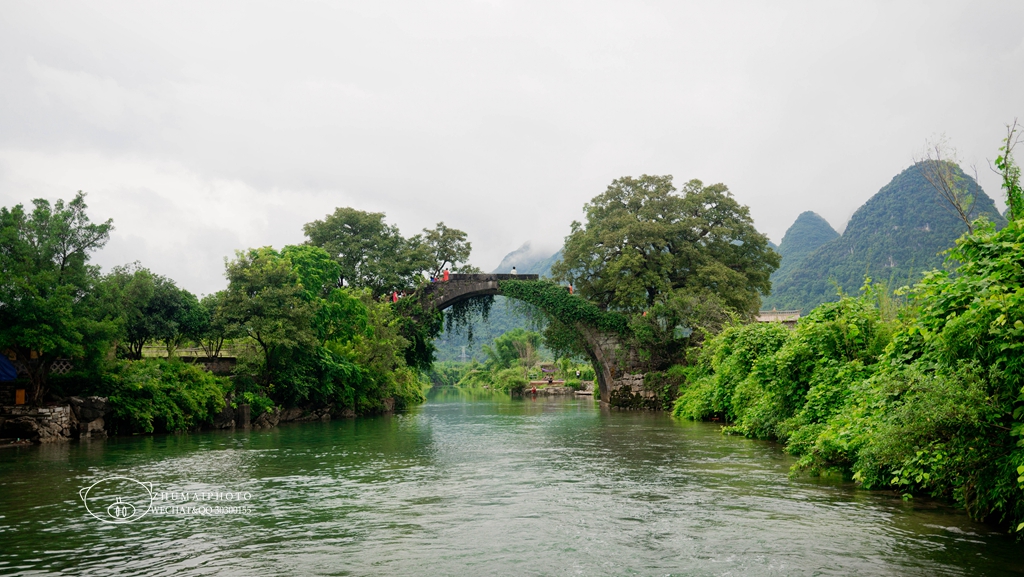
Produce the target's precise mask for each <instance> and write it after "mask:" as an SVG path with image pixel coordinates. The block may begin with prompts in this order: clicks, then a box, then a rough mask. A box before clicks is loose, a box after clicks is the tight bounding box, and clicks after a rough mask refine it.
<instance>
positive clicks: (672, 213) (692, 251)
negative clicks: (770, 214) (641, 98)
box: [552, 175, 779, 316]
mask: <svg viewBox="0 0 1024 577" xmlns="http://www.w3.org/2000/svg"><path fill="white" fill-rule="evenodd" d="M679 192H680V191H677V189H676V187H675V186H674V185H673V183H672V177H671V176H649V175H643V176H641V177H639V178H633V177H623V178H620V179H617V180H615V181H613V182H612V183H611V185H609V186H608V189H607V190H606V191H605V192H604V193H603V194H601V195H599V196H597V197H595V198H594V199H593V200H591V201H590V202H589V203H588V204H587V205H586V206H585V207H584V208H585V211H586V218H587V222H586V224H581V223H579V222H574V223H573V224H572V232H571V233H570V235H569V236H568V237H566V241H565V248H564V252H563V257H562V261H561V262H559V263H557V264H555V266H553V267H552V273H553V275H554V276H555V278H557V279H559V280H562V281H567V282H569V283H571V284H573V285H574V287H575V290H576V292H577V294H579V295H581V296H583V297H584V298H586V299H587V300H589V301H591V302H593V303H595V304H597V305H598V306H600V307H602V308H604V309H605V310H616V311H622V312H633V313H639V312H641V311H644V310H647V309H648V308H650V307H652V306H654V305H655V304H656V303H658V302H660V301H664V300H665V299H667V298H668V296H669V295H672V294H674V293H677V292H682V293H687V294H691V295H693V294H715V295H717V296H718V298H720V299H721V301H722V302H723V303H724V305H725V306H727V307H729V308H731V309H732V310H734V311H735V312H737V313H740V314H742V315H745V316H750V315H752V314H753V313H754V312H756V311H757V309H758V307H759V305H760V296H759V293H767V292H768V291H769V290H770V288H771V285H770V283H769V282H768V277H769V275H770V274H771V272H772V271H773V270H775V268H776V267H777V266H778V265H779V257H778V255H777V254H776V253H775V252H774V251H772V250H771V249H770V248H769V246H768V239H767V237H765V236H764V235H763V234H761V233H759V232H758V231H757V229H755V228H754V225H753V222H752V220H751V218H750V213H749V209H748V208H747V207H745V206H743V205H741V204H739V203H738V202H736V200H735V199H734V198H733V197H732V194H731V193H729V190H728V188H726V186H725V185H724V184H714V185H711V186H704V184H703V183H702V182H701V181H699V180H691V181H689V182H687V183H686V184H685V185H684V186H683V189H682V191H681V194H680V193H679Z"/></svg>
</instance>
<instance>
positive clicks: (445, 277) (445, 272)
mask: <svg viewBox="0 0 1024 577" xmlns="http://www.w3.org/2000/svg"><path fill="white" fill-rule="evenodd" d="M444 282H448V269H447V268H446V269H444Z"/></svg>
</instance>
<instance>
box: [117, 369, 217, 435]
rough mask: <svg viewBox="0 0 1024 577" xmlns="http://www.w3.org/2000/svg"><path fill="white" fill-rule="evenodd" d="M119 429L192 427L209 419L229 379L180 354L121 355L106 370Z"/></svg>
mask: <svg viewBox="0 0 1024 577" xmlns="http://www.w3.org/2000/svg"><path fill="white" fill-rule="evenodd" d="M103 380H104V382H103V389H104V390H103V391H102V394H104V395H105V396H107V397H108V398H109V403H110V413H109V415H110V417H109V422H108V428H109V430H110V431H111V432H112V433H116V434H132V433H154V432H174V431H187V430H193V429H196V428H198V427H199V426H200V425H204V424H210V423H212V422H213V419H214V417H216V415H217V414H218V413H220V411H221V410H222V409H223V408H224V402H225V401H224V396H225V394H226V393H227V391H229V390H230V389H231V384H230V382H229V381H228V380H227V379H225V378H221V377H216V376H214V375H212V374H210V373H208V372H207V371H205V370H203V369H201V368H199V367H197V366H195V365H191V364H187V363H183V362H181V361H178V360H170V361H168V360H164V359H146V360H141V361H120V362H118V363H117V364H115V365H114V366H113V368H112V370H111V371H110V372H108V373H107V374H106V375H105V376H104V379H103Z"/></svg>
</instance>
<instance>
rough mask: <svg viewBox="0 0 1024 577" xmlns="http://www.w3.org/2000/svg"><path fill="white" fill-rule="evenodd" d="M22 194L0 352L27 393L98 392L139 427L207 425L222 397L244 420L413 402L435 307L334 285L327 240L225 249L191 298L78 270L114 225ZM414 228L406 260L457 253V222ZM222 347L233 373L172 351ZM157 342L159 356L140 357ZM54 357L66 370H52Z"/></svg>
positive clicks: (8, 252) (169, 286)
mask: <svg viewBox="0 0 1024 577" xmlns="http://www.w3.org/2000/svg"><path fill="white" fill-rule="evenodd" d="M34 205H35V209H34V210H33V211H32V212H31V213H26V211H25V209H24V208H23V207H22V206H21V205H18V206H15V207H14V208H11V209H8V208H3V209H0V267H2V273H3V275H2V277H0V351H3V352H4V353H5V354H8V355H12V356H14V357H15V360H16V362H17V363H19V364H20V365H21V366H22V367H23V368H24V369H25V370H26V371H27V372H28V374H29V376H30V379H29V381H30V383H29V384H30V385H31V386H30V387H29V388H30V390H31V393H32V394H31V396H30V399H29V401H30V402H31V403H41V402H44V401H47V400H53V399H52V398H50V399H47V392H48V386H49V385H50V384H51V383H52V385H53V391H52V392H53V393H55V394H59V395H85V394H95V395H101V396H108V397H110V403H111V409H112V413H111V415H110V418H109V419H108V420H109V426H110V428H111V430H112V432H117V433H138V432H160V431H166V432H169V431H181V430H189V429H194V428H197V427H200V426H203V425H208V424H210V423H211V422H212V419H213V416H214V415H215V414H216V413H218V412H219V411H220V410H221V409H222V408H223V407H224V405H225V403H227V402H231V403H232V405H237V404H239V403H249V404H251V405H252V407H253V415H254V416H257V415H259V414H261V413H263V412H266V411H268V410H271V409H272V408H273V407H275V406H284V407H292V406H299V407H307V408H326V409H328V410H330V411H333V412H336V413H338V414H346V415H351V414H369V413H380V412H385V411H389V410H393V409H401V408H403V407H406V406H408V405H410V404H412V403H417V402H420V401H422V400H423V392H422V386H423V383H422V382H421V380H420V378H419V375H418V374H417V372H416V369H417V368H420V367H429V364H430V359H431V352H432V349H431V348H430V346H429V345H430V339H431V338H432V336H433V335H434V334H436V332H437V331H439V329H440V321H439V319H438V317H437V315H436V314H433V315H425V317H426V319H427V321H429V322H425V323H421V322H419V321H420V320H422V319H416V318H413V317H412V316H406V315H401V314H399V313H398V312H397V311H396V310H395V308H396V306H395V305H393V304H392V303H391V302H387V300H385V299H378V298H376V297H375V296H374V294H373V293H372V289H371V288H369V287H366V288H355V287H342V286H341V285H342V284H345V283H343V282H342V277H343V270H344V269H343V264H342V263H341V262H339V261H338V259H336V258H335V257H334V256H332V255H331V254H329V253H328V252H326V251H325V250H324V249H322V248H320V247H317V246H312V245H302V246H287V247H284V249H282V250H280V251H278V250H275V249H273V248H270V247H263V248H254V249H248V250H244V251H238V252H237V253H236V256H235V258H234V259H232V260H231V261H229V262H227V263H226V276H227V279H228V287H227V289H226V290H224V291H220V292H217V293H215V294H212V295H206V296H204V297H203V298H202V299H201V300H200V299H198V298H197V297H196V296H195V295H193V294H191V293H189V292H188V291H186V290H184V289H181V288H179V287H178V286H177V285H176V284H175V283H174V281H173V280H171V279H168V278H166V277H163V276H160V275H158V274H155V273H153V272H152V271H150V270H149V269H147V268H145V267H143V266H141V265H140V264H139V263H134V264H131V265H128V266H122V267H114V268H113V269H112V270H111V271H110V273H109V274H107V275H105V276H101V275H100V274H99V271H98V269H97V268H96V267H91V266H89V265H88V264H87V263H88V258H89V256H90V253H91V252H93V251H95V250H97V249H99V248H100V247H102V246H103V244H104V243H105V242H106V240H107V237H108V235H109V231H110V230H111V229H112V225H111V222H110V221H107V222H106V223H103V224H94V223H92V222H90V220H89V218H88V216H87V214H86V212H85V210H86V206H85V202H84V195H83V194H81V193H79V194H78V195H77V196H76V197H75V198H74V200H72V201H71V202H69V203H65V202H64V201H57V202H56V203H54V204H52V205H51V204H50V203H49V202H47V201H45V200H36V201H34ZM342 212H344V211H342ZM371 216H373V215H371ZM371 220H372V219H371ZM385 232H387V231H385ZM395 232H396V233H397V231H395ZM424 232H425V236H424V237H419V236H418V237H416V238H415V239H414V241H411V245H415V246H414V248H415V249H416V251H418V252H417V253H416V254H417V255H419V256H418V258H419V260H418V261H417V263H418V264H417V266H418V267H420V268H419V269H417V270H421V269H422V270H426V269H425V268H424V267H427V266H434V267H447V266H449V265H451V264H454V262H456V261H458V260H460V259H465V258H466V256H467V255H468V250H469V244H468V243H467V242H465V234H464V233H462V232H460V231H457V230H454V229H450V228H448V227H445V226H444V224H443V223H439V224H438V227H437V229H436V230H433V231H424ZM378 264H380V263H378ZM410 288H411V287H410ZM412 300H413V299H408V300H407V301H406V302H408V301H412ZM406 335H411V336H412V338H407V336H406ZM227 342H230V343H231V350H232V352H233V353H235V355H236V357H237V365H236V366H235V372H234V375H233V377H232V378H231V379H230V380H229V379H224V378H220V377H214V376H213V375H212V374H210V373H208V372H206V371H205V370H204V369H203V368H202V365H198V364H195V365H193V364H189V363H186V362H184V361H181V360H178V359H176V358H175V357H176V353H177V351H178V350H179V349H181V348H182V347H185V346H188V345H197V346H196V348H194V349H192V353H193V354H194V353H195V352H196V351H197V350H201V351H203V352H204V353H205V355H206V356H207V357H209V358H210V359H215V358H216V357H218V356H219V355H220V354H221V352H222V349H223V348H224V347H225V343H227ZM154 343H159V344H160V345H162V346H163V348H164V349H165V350H166V355H167V357H168V360H162V359H153V358H144V356H145V355H151V354H152V350H151V349H147V346H148V345H151V344H154ZM144 350H145V351H147V352H145V355H144ZM190 356H191V355H190ZM57 359H68V360H70V362H71V364H72V366H73V370H72V372H71V373H69V374H66V375H61V376H59V377H56V379H55V380H54V379H51V378H50V375H49V371H50V369H51V367H52V366H53V364H54V361H55V360H57ZM124 359H129V360H127V361H126V360H124ZM221 366H223V364H221Z"/></svg>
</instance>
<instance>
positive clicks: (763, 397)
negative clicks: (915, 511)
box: [674, 221, 1024, 527]
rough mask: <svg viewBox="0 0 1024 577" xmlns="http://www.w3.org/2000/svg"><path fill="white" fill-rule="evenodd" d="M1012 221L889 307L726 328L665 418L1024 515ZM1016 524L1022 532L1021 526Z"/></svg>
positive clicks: (1018, 248) (853, 473) (866, 300)
mask: <svg viewBox="0 0 1024 577" xmlns="http://www.w3.org/2000/svg"><path fill="white" fill-rule="evenodd" d="M1022 255H1024V221H1016V222H1012V223H1010V225H1009V226H1007V227H1006V228H1004V229H1003V230H1001V231H996V230H995V229H994V227H992V226H990V225H985V224H981V223H979V224H978V225H977V227H976V231H975V232H974V233H973V234H969V235H965V236H964V237H963V238H961V239H960V240H959V241H958V242H957V246H956V247H955V248H954V249H952V250H951V251H950V252H949V254H948V258H947V266H948V268H949V270H946V271H933V272H931V273H929V274H928V275H926V277H925V279H924V280H923V281H922V282H921V283H919V284H918V285H917V286H916V287H915V288H914V289H913V290H912V291H911V293H910V297H911V300H910V301H909V302H908V304H907V306H905V307H904V308H903V309H902V310H901V311H896V310H895V307H894V306H893V303H892V302H891V301H889V300H887V299H886V298H885V296H884V295H885V294H887V293H886V292H885V291H882V290H879V291H874V290H872V289H871V288H870V286H869V287H868V290H867V291H866V292H865V294H864V295H862V296H860V297H858V298H850V297H845V298H842V299H841V300H840V301H838V302H835V303H826V304H824V305H821V306H819V307H818V308H816V309H814V311H812V312H811V313H810V314H809V315H808V316H807V317H805V318H803V319H801V320H800V322H799V323H798V325H797V327H796V329H795V330H793V331H791V332H790V331H786V330H785V329H782V328H781V327H778V326H774V327H773V326H771V325H757V324H754V325H747V326H742V327H731V328H729V329H727V330H725V331H723V332H722V333H721V334H720V335H718V336H717V337H716V338H714V339H712V340H711V341H709V342H708V343H707V345H706V347H705V348H704V350H703V351H702V353H701V355H700V359H699V362H698V363H697V364H696V366H695V367H693V368H691V369H690V370H689V373H688V375H687V377H688V378H687V381H686V383H685V384H684V386H683V388H682V391H681V395H680V397H679V399H678V400H677V401H676V404H675V408H674V413H675V414H676V415H677V416H681V417H687V418H691V419H709V418H723V419H724V420H725V421H727V422H728V423H729V424H730V426H728V427H727V428H726V429H725V430H726V432H730V433H736V434H743V435H747V436H750V437H754V438H765V439H776V440H779V441H781V442H783V443H785V445H786V450H787V451H788V452H790V453H792V454H794V455H797V456H798V457H800V459H799V461H798V463H797V465H796V469H797V470H804V471H808V472H811V473H814V474H827V473H838V474H842V475H844V476H847V477H849V478H852V479H854V480H856V481H858V482H860V483H862V484H863V486H865V487H867V488H872V487H877V488H891V489H894V490H897V491H900V492H901V493H903V494H905V495H908V496H909V495H914V494H921V495H930V496H934V497H939V498H944V499H948V500H951V501H954V502H956V503H957V504H958V505H960V506H961V507H963V508H964V509H965V510H966V511H967V512H968V513H969V514H970V515H971V516H972V517H974V518H976V519H986V520H992V521H999V522H1008V521H1009V522H1013V523H1014V526H1015V527H1016V526H1017V524H1018V523H1020V522H1021V520H1022V519H1024V487H1022V486H1021V483H1022V481H1024V478H1022V479H1018V477H1019V476H1020V474H1021V473H1020V472H1019V471H1018V467H1021V466H1024V448H1022V444H1021V441H1020V437H1021V434H1022V432H1024V422H1022V421H1024V405H1022V401H1024V396H1022V386H1024V256H1022ZM1022 527H1024V526H1022Z"/></svg>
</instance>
